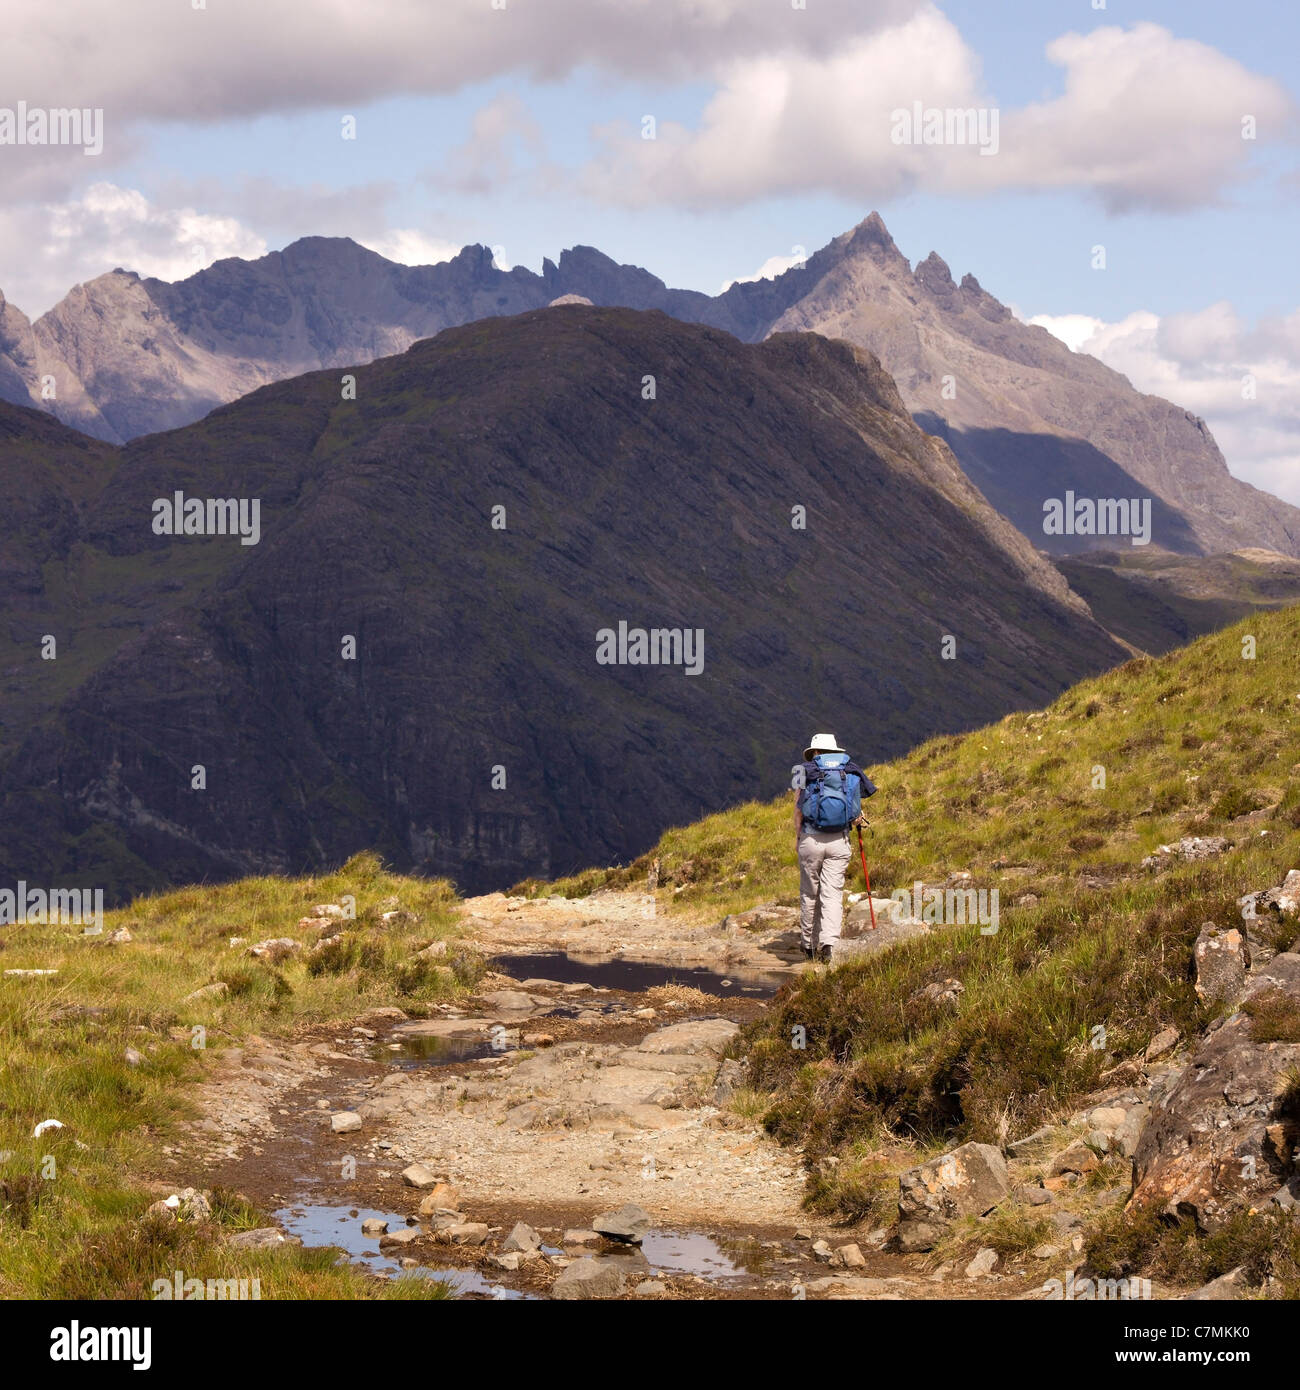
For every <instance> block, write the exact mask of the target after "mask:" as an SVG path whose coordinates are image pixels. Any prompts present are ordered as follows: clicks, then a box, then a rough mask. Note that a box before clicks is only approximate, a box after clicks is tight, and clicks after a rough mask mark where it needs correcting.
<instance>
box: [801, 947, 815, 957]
mask: <svg viewBox="0 0 1300 1390" xmlns="http://www.w3.org/2000/svg"><path fill="white" fill-rule="evenodd" d="M816 957H817V953H816V951H814V950H813V948H812V947H811V946H805V947H803V958H804V960H815V959H816Z"/></svg>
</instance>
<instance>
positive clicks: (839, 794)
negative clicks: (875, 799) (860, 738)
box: [802, 753, 862, 830]
mask: <svg viewBox="0 0 1300 1390" xmlns="http://www.w3.org/2000/svg"><path fill="white" fill-rule="evenodd" d="M848 760H849V758H848V754H847V753H821V754H819V755H818V756H817V757H816V758H814V759H813V761H812V764H811V767H812V768H816V773H815V774H814V773H813V772H812V771H811V770H810V771H809V772H808V774H807V776H808V781H807V786H806V788H805V790H804V794H803V807H802V810H803V818H804V820H806V821H808V822H809V823H810V824H811V825H812V826H813V827H814V828H816V829H817V830H847V829H848V827H849V826H850V825H852V824H853V822H854V821H855V820H857V818H858V817H859V816H860V815H861V814H862V784H861V783H860V782H859V780H858V777H857V774H856V773H851V772H845V771H844V765H845V763H847V762H848Z"/></svg>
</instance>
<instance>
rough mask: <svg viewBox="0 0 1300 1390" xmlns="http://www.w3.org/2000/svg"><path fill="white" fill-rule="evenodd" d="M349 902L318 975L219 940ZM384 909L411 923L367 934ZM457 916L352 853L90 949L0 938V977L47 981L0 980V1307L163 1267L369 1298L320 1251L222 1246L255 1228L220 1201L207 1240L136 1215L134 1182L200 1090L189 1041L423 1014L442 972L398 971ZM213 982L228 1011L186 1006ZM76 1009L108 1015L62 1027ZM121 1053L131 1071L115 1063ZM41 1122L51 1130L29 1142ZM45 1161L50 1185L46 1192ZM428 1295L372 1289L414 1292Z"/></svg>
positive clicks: (146, 910) (146, 1199) (434, 885)
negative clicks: (367, 1012)
mask: <svg viewBox="0 0 1300 1390" xmlns="http://www.w3.org/2000/svg"><path fill="white" fill-rule="evenodd" d="M347 893H350V894H352V895H353V896H354V898H355V899H356V913H357V916H356V919H355V921H353V922H350V923H340V929H344V930H345V947H344V949H343V950H342V951H337V952H334V953H333V954H332V955H331V956H330V958H329V959H328V965H327V968H325V969H319V967H314V968H316V969H318V973H312V968H309V966H308V965H307V964H306V963H305V962H302V961H298V962H290V963H285V964H282V965H280V966H278V967H275V968H272V967H269V966H266V965H262V964H260V963H259V962H257V961H255V960H251V959H250V958H249V957H248V956H246V955H245V954H244V952H243V951H242V950H241V949H232V948H231V947H230V946H229V944H228V941H229V938H230V937H231V936H242V937H245V938H247V940H248V942H249V943H250V944H251V943H252V942H255V941H260V940H263V939H265V938H267V937H274V936H292V937H295V938H297V939H303V934H302V933H300V932H299V931H298V930H297V927H296V923H297V921H298V919H299V918H300V917H302V916H303V915H304V914H306V913H307V912H308V911H309V910H310V908H311V906H312V905H313V904H315V903H320V902H338V901H339V899H340V897H341V895H343V894H347ZM390 895H395V896H396V897H398V898H399V899H400V901H401V903H402V905H403V907H405V908H406V909H407V910H408V912H410V913H411V914H412V915H413V919H412V920H409V921H407V922H405V924H402V925H391V926H385V925H383V924H381V922H380V921H379V915H378V914H379V906H380V904H381V902H382V901H383V900H384V899H385V898H387V897H389V896H390ZM454 901H455V900H454V898H453V896H452V894H451V891H450V888H449V886H448V885H447V884H446V883H445V882H443V881H441V880H416V879H404V878H398V877H395V876H393V875H390V874H387V873H386V872H384V871H383V870H382V868H381V867H380V866H379V864H378V861H377V860H376V859H375V858H374V857H373V856H369V855H358V856H357V857H356V858H354V859H352V860H350V861H349V862H348V863H347V864H345V865H344V866H343V867H342V868H341V869H340V870H339V871H338V872H337V873H335V874H331V875H329V876H326V877H321V878H316V879H280V878H259V879H248V880H245V881H243V882H240V883H233V884H228V885H225V886H223V887H216V888H211V887H195V888H186V889H182V890H179V891H177V892H172V893H167V894H164V895H161V896H158V897H151V898H144V899H140V900H137V901H136V902H134V903H132V904H131V906H130V907H128V908H124V909H122V910H120V911H118V912H113V913H108V914H105V919H104V935H103V936H100V937H90V938H86V939H81V938H80V930H81V929H80V927H78V926H76V925H67V924H62V925H41V924H30V923H29V924H24V925H17V926H9V927H6V928H5V929H4V951H3V956H2V957H0V958H2V959H3V964H4V967H5V968H6V969H14V968H33V967H34V968H43V969H44V968H51V967H55V968H57V969H58V970H59V973H58V975H57V976H55V977H52V978H50V979H36V978H25V979H4V980H0V1056H3V1058H4V1067H3V1069H2V1070H0V1148H3V1149H5V1150H8V1151H9V1156H8V1157H6V1158H5V1159H4V1161H3V1162H2V1163H0V1184H3V1188H2V1189H0V1197H2V1198H3V1200H2V1201H0V1297H28V1298H52V1297H90V1298H94V1297H106V1298H126V1297H146V1298H147V1297H149V1283H150V1281H151V1280H152V1279H154V1278H156V1277H159V1276H160V1275H162V1276H166V1277H170V1276H171V1271H172V1270H174V1269H183V1270H185V1271H186V1273H187V1275H188V1276H189V1277H195V1278H209V1277H234V1276H235V1275H236V1274H238V1275H239V1276H240V1277H251V1276H253V1275H260V1277H261V1281H262V1295H263V1297H265V1298H293V1297H327V1298H339V1297H343V1298H347V1297H374V1296H377V1295H376V1286H375V1285H373V1284H371V1283H369V1282H367V1281H364V1280H363V1279H362V1278H360V1277H359V1276H358V1275H357V1274H355V1272H353V1271H349V1270H346V1269H335V1268H333V1267H332V1261H333V1259H334V1258H335V1257H334V1255H333V1254H331V1253H329V1252H323V1253H322V1252H320V1251H316V1252H311V1251H301V1250H279V1251H269V1252H267V1251H240V1252H230V1251H226V1250H223V1249H222V1247H221V1245H220V1243H219V1240H218V1237H219V1234H220V1228H221V1226H223V1225H224V1226H226V1227H229V1226H234V1227H247V1226H250V1225H255V1224H263V1223H262V1222H261V1221H260V1218H258V1216H257V1215H256V1214H255V1213H253V1212H251V1211H250V1210H248V1209H247V1207H246V1206H245V1205H244V1204H243V1203H241V1202H239V1201H237V1200H234V1199H233V1198H228V1199H226V1200H223V1201H221V1202H219V1203H218V1205H217V1213H216V1214H217V1217H218V1221H217V1225H216V1228H214V1229H211V1230H208V1229H196V1228H192V1227H175V1226H173V1227H156V1226H155V1224H154V1223H152V1222H149V1223H143V1224H142V1223H140V1222H138V1221H137V1220H136V1218H137V1217H138V1216H139V1215H140V1213H141V1212H142V1211H143V1210H144V1208H145V1207H146V1206H148V1204H149V1203H150V1202H151V1201H153V1200H154V1197H153V1195H151V1194H149V1193H148V1192H147V1191H146V1190H145V1187H144V1185H143V1184H144V1182H145V1180H146V1179H148V1178H149V1177H150V1176H151V1175H152V1174H154V1173H156V1172H157V1168H156V1165H157V1163H158V1156H159V1150H160V1148H161V1146H162V1145H163V1144H166V1143H168V1142H169V1138H170V1137H172V1136H174V1134H175V1133H176V1130H177V1126H178V1125H179V1124H180V1123H181V1122H182V1121H183V1120H185V1119H186V1118H188V1117H190V1116H191V1115H192V1114H193V1107H192V1105H191V1104H190V1102H189V1101H188V1099H187V1092H189V1091H190V1090H192V1088H193V1087H194V1086H195V1085H196V1084H198V1082H199V1081H200V1080H201V1077H202V1052H201V1051H199V1050H196V1049H195V1048H194V1047H193V1046H192V1041H193V1035H192V1032H191V1029H192V1027H193V1025H195V1024H201V1025H203V1026H204V1028H205V1029H206V1030H207V1046H210V1047H226V1046H230V1045H232V1044H235V1043H237V1042H238V1040H239V1039H240V1038H241V1037H244V1036H246V1035H247V1034H249V1033H254V1032H260V1033H267V1034H272V1033H273V1034H277V1035H280V1036H292V1035H293V1034H294V1032H295V1030H296V1029H298V1028H299V1027H300V1026H306V1025H310V1024H313V1023H320V1022H324V1021H328V1020H342V1019H349V1018H354V1017H355V1016H356V1015H357V1014H358V1013H360V1012H361V1011H363V1010H364V1009H366V1008H369V1007H374V1006H376V1005H381V1004H398V1005H400V1006H401V1007H403V1008H405V1009H406V1010H407V1011H408V1012H411V1013H416V1014H418V1013H419V1012H420V1011H421V1003H422V1001H426V1000H430V999H435V998H439V997H446V996H447V995H449V994H453V993H456V992H457V991H458V990H459V989H460V987H461V985H460V980H459V979H458V977H457V974H456V973H455V972H454V971H453V970H452V969H449V968H442V967H437V966H432V965H431V966H428V967H426V966H424V964H423V963H422V962H415V963H414V964H412V962H411V961H410V956H411V953H412V951H413V949H415V948H417V947H420V946H423V945H425V944H427V943H428V942H429V941H431V940H434V939H437V938H442V937H448V936H450V935H451V933H452V932H453V930H454V929H453V926H452V916H453V914H452V910H451V909H452V905H453V903H454ZM118 926H129V928H130V931H131V933H132V935H133V937H134V941H133V942H132V944H130V945H122V946H109V945H106V944H105V937H107V935H108V934H109V933H110V932H111V931H112V930H114V929H115V928H116V927H118ZM449 959H451V961H452V962H453V964H454V965H455V966H456V967H457V969H458V970H459V973H460V976H462V977H465V978H469V973H470V972H472V971H473V970H474V968H475V962H474V959H473V958H472V957H470V956H469V955H467V954H462V953H459V952H457V951H456V950H454V949H453V951H452V952H451V955H450V957H449ZM216 980H224V981H225V982H226V983H227V984H228V986H229V988H230V994H229V997H228V998H227V999H226V1000H224V1001H216V1002H212V1001H205V1002H202V1003H192V1004H186V1003H184V1002H183V1000H184V997H185V996H186V995H187V994H189V993H190V992H191V991H193V990H195V989H197V988H198V987H200V986H201V985H205V984H208V983H210V982H213V981H216ZM78 1005H79V1006H82V1007H83V1008H90V1009H101V1010H103V1012H102V1013H99V1014H97V1015H94V1016H86V1015H84V1014H83V1015H81V1016H77V1015H76V1014H71V1013H69V1012H68V1006H78ZM60 1010H63V1011H64V1012H63V1013H62V1015H60ZM128 1047H133V1048H136V1049H137V1050H139V1051H140V1052H142V1053H143V1054H144V1055H145V1058H146V1060H145V1062H144V1063H143V1064H141V1065H138V1066H130V1065H128V1064H127V1062H126V1060H125V1051H126V1049H127V1048H128ZM48 1118H54V1119H58V1120H61V1121H62V1122H63V1125H64V1128H63V1129H61V1130H57V1131H52V1132H47V1133H46V1134H45V1135H43V1136H42V1137H41V1138H40V1139H33V1138H31V1135H32V1131H33V1129H34V1128H35V1126H36V1125H37V1124H38V1123H39V1122H40V1121H42V1120H45V1119H48ZM83 1146H84V1147H83ZM49 1155H52V1156H53V1159H54V1171H53V1176H42V1170H43V1166H44V1165H46V1164H47V1156H49ZM412 1282H413V1283H414V1282H415V1281H412ZM420 1282H423V1281H420ZM439 1288H440V1286H437V1287H432V1286H427V1285H426V1286H425V1287H424V1288H423V1289H408V1288H405V1287H403V1288H400V1289H397V1290H396V1292H391V1291H390V1290H387V1289H382V1290H381V1292H382V1296H385V1297H390V1296H396V1297H405V1296H413V1295H414V1294H423V1295H425V1296H429V1295H436V1294H437V1293H438V1291H439Z"/></svg>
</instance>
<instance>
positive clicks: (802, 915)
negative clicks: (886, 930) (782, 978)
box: [799, 827, 853, 950]
mask: <svg viewBox="0 0 1300 1390" xmlns="http://www.w3.org/2000/svg"><path fill="white" fill-rule="evenodd" d="M852 857H853V848H852V846H851V845H850V844H849V837H848V836H847V835H846V834H845V833H844V832H843V831H842V830H809V829H808V828H807V827H805V828H804V829H803V830H802V831H800V833H799V939H800V942H801V943H802V945H803V947H804V949H805V950H807V949H810V948H816V947H820V946H834V945H835V944H836V943H837V942H838V941H839V939H840V931H841V929H842V928H843V926H844V874H845V872H846V870H847V869H848V867H849V860H850V859H851V858H852Z"/></svg>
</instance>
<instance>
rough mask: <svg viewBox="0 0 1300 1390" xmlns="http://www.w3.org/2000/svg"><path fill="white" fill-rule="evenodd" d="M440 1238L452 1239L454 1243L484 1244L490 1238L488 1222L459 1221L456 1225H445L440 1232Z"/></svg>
mask: <svg viewBox="0 0 1300 1390" xmlns="http://www.w3.org/2000/svg"><path fill="white" fill-rule="evenodd" d="M440 1238H441V1239H442V1240H447V1241H450V1242H451V1243H452V1244H453V1245H482V1244H483V1242H484V1241H485V1240H487V1238H488V1226H487V1222H485V1221H461V1222H458V1223H457V1224H456V1225H454V1226H447V1227H445V1228H444V1229H443V1231H442V1232H441V1233H440Z"/></svg>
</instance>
